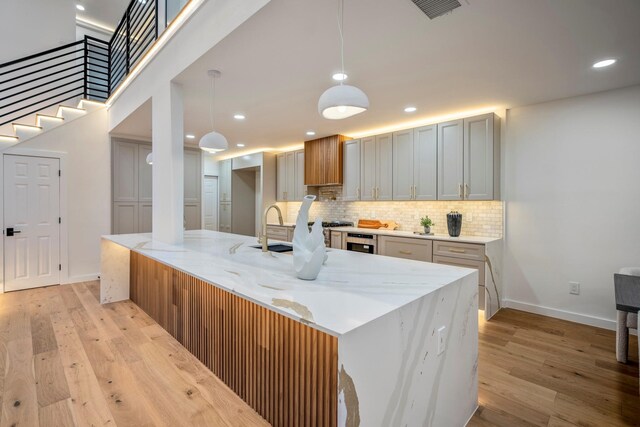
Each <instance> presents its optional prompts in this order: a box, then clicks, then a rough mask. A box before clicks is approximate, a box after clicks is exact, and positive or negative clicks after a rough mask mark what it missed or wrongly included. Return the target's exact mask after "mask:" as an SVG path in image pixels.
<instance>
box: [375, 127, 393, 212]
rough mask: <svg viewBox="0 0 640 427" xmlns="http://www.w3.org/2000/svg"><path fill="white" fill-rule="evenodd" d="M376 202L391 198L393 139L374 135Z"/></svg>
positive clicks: (389, 136) (384, 135)
mask: <svg viewBox="0 0 640 427" xmlns="http://www.w3.org/2000/svg"><path fill="white" fill-rule="evenodd" d="M376 166H377V167H376V174H377V175H376V200H391V199H392V198H393V137H392V134H390V133H385V134H383V135H376Z"/></svg>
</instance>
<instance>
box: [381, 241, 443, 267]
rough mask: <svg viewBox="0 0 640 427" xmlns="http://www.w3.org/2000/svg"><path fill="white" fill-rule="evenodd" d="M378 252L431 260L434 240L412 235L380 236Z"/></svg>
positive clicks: (397, 256)
mask: <svg viewBox="0 0 640 427" xmlns="http://www.w3.org/2000/svg"><path fill="white" fill-rule="evenodd" d="M378 254H379V255H385V256H391V257H396V258H404V259H412V260H414V261H426V262H431V259H432V256H433V241H431V240H426V239H412V238H410V237H394V236H378Z"/></svg>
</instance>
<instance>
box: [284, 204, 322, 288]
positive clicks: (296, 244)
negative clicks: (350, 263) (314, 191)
mask: <svg viewBox="0 0 640 427" xmlns="http://www.w3.org/2000/svg"><path fill="white" fill-rule="evenodd" d="M315 199H316V196H312V195H309V196H304V199H302V205H301V206H300V210H299V211H298V218H297V219H296V228H295V229H294V230H293V242H292V243H293V268H294V269H295V271H296V276H297V277H298V279H302V280H315V279H316V278H317V277H318V274H319V273H320V269H321V268H322V264H324V262H325V261H326V260H327V248H326V247H325V245H324V233H323V230H322V218H316V220H315V221H314V223H313V226H312V227H311V231H309V209H310V208H311V204H312V203H313V201H314V200H315Z"/></svg>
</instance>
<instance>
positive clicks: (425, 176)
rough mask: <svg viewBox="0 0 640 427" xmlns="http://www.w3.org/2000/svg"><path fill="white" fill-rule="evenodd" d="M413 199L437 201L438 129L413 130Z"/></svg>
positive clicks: (430, 127)
mask: <svg viewBox="0 0 640 427" xmlns="http://www.w3.org/2000/svg"><path fill="white" fill-rule="evenodd" d="M412 157H413V162H414V163H413V186H414V190H413V198H414V200H436V198H437V193H438V186H437V183H438V179H437V178H438V168H437V166H438V128H437V126H436V125H431V126H422V127H419V128H416V129H414V130H413V153H412Z"/></svg>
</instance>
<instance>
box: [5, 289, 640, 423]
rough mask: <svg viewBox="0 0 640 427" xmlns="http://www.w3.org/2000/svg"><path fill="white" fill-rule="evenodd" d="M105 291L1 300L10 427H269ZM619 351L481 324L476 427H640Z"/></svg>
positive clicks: (524, 316)
mask: <svg viewBox="0 0 640 427" xmlns="http://www.w3.org/2000/svg"><path fill="white" fill-rule="evenodd" d="M98 292H99V289H98V283H97V282H89V283H81V284H75V285H67V286H54V287H49V288H41V289H35V290H28V291H22V292H13V293H8V294H1V295H0V373H3V374H2V375H0V400H1V402H0V403H1V404H0V408H1V409H0V410H1V411H2V412H1V416H0V427H4V426H13V425H16V426H38V425H40V426H47V427H49V426H71V425H78V426H90V425H96V426H98V425H109V426H115V425H117V426H146V425H158V426H165V425H166V426H180V425H188V426H197V425H202V426H205V425H206V426H261V425H267V423H266V422H265V421H264V420H263V419H262V418H260V417H259V416H258V414H256V413H255V412H254V411H253V410H252V409H251V408H249V407H248V406H247V405H246V404H244V402H242V400H240V399H239V398H238V397H237V396H236V395H235V394H233V392H231V390H229V389H228V388H227V387H226V386H225V385H224V384H223V383H222V382H221V381H219V380H218V379H217V378H216V377H215V376H214V375H213V374H212V373H211V372H210V371H208V370H207V369H206V368H205V367H204V366H203V365H202V364H200V362H199V361H198V360H197V359H195V358H194V357H193V356H192V355H191V354H189V353H188V352H187V351H186V350H185V349H184V348H183V347H182V346H180V344H178V342H177V341H175V340H174V339H173V338H172V337H171V336H170V335H169V334H168V333H167V332H165V331H164V330H163V329H162V328H160V327H159V326H158V325H157V324H156V323H155V322H154V321H153V320H152V319H151V318H149V316H147V315H146V314H145V313H144V312H142V311H141V310H140V309H139V308H138V307H137V306H136V305H135V304H133V303H131V302H121V303H114V304H108V305H104V306H101V305H100V304H99V303H98ZM614 344H615V334H614V333H613V332H611V331H605V330H602V329H597V328H591V327H588V326H582V325H577V324H574V323H570V322H563V321H560V320H556V319H551V318H547V317H543V316H537V315H533V314H528V313H523V312H519V311H515V310H503V311H501V312H500V313H499V314H497V315H496V316H495V317H494V319H493V320H492V321H491V322H486V323H485V322H481V323H480V363H479V378H480V390H479V394H480V405H481V407H480V409H479V410H478V412H477V413H476V415H475V416H474V417H473V419H472V420H471V422H470V424H469V425H470V426H509V427H511V426H530V425H535V426H547V425H548V426H573V425H578V426H598V427H600V426H616V425H640V399H639V398H638V360H637V355H632V356H631V358H630V359H631V360H630V363H629V364H628V365H622V364H618V363H617V362H616V360H615V346H614ZM635 345H636V341H635V337H634V338H633V340H632V343H631V345H630V347H631V348H636V347H635ZM437 427H440V426H437ZM444 427H449V426H444Z"/></svg>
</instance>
